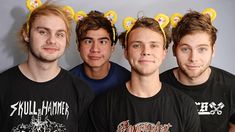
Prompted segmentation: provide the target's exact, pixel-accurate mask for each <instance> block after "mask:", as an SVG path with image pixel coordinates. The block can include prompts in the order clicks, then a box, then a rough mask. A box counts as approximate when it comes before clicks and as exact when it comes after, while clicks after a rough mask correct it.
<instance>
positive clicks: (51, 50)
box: [43, 47, 59, 53]
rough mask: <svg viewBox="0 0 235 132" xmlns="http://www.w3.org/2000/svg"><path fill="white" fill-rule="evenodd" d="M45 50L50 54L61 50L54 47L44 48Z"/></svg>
mask: <svg viewBox="0 0 235 132" xmlns="http://www.w3.org/2000/svg"><path fill="white" fill-rule="evenodd" d="M43 49H44V50H45V51H47V52H49V53H54V52H56V51H58V50H59V49H58V48H54V47H44V48H43Z"/></svg>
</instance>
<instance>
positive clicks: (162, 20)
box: [154, 13, 169, 28]
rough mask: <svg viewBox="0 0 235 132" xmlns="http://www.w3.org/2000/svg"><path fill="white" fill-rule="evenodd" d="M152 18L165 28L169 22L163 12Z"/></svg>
mask: <svg viewBox="0 0 235 132" xmlns="http://www.w3.org/2000/svg"><path fill="white" fill-rule="evenodd" d="M154 19H155V20H156V21H157V22H158V23H159V25H160V27H161V28H165V27H166V26H167V25H168V23H169V17H168V16H167V15H165V14H162V13H161V14H158V15H157V16H155V17H154Z"/></svg>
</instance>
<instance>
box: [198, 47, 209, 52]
mask: <svg viewBox="0 0 235 132" xmlns="http://www.w3.org/2000/svg"><path fill="white" fill-rule="evenodd" d="M206 51H207V48H199V49H198V52H199V53H204V52H206Z"/></svg>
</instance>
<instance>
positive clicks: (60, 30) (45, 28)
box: [36, 26, 66, 33]
mask: <svg viewBox="0 0 235 132" xmlns="http://www.w3.org/2000/svg"><path fill="white" fill-rule="evenodd" d="M36 29H37V30H39V29H44V30H47V31H50V29H49V28H47V27H40V26H38V27H36ZM56 32H65V33H66V31H65V30H63V29H59V30H57V31H56Z"/></svg>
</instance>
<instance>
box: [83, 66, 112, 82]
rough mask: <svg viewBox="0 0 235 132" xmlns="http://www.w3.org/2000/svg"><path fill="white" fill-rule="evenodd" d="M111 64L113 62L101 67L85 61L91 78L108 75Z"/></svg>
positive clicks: (85, 69)
mask: <svg viewBox="0 0 235 132" xmlns="http://www.w3.org/2000/svg"><path fill="white" fill-rule="evenodd" d="M110 66H111V64H110V63H107V64H104V65H103V66H101V67H90V66H88V65H87V64H85V63H84V71H85V74H86V75H87V76H88V77H89V78H91V79H103V78H105V77H106V76H107V75H108V73H109V69H110Z"/></svg>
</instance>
